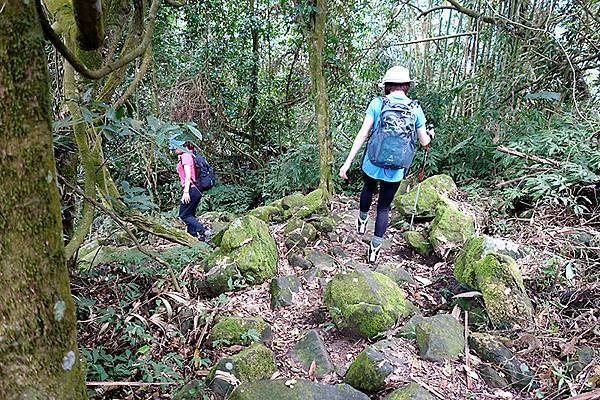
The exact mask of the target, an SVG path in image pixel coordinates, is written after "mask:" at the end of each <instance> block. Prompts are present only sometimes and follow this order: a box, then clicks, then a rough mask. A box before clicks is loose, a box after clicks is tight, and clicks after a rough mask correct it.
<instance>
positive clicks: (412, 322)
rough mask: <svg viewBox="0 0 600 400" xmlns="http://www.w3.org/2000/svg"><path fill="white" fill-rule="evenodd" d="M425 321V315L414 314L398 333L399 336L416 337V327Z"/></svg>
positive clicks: (404, 337) (405, 337)
mask: <svg viewBox="0 0 600 400" xmlns="http://www.w3.org/2000/svg"><path fill="white" fill-rule="evenodd" d="M423 321H425V317H423V316H422V315H413V316H412V317H411V318H410V319H409V320H408V321H407V322H406V323H405V324H404V325H402V327H400V329H399V330H398V332H397V333H396V336H397V337H401V338H403V339H416V338H417V333H416V332H415V329H416V327H417V324H418V323H420V322H423Z"/></svg>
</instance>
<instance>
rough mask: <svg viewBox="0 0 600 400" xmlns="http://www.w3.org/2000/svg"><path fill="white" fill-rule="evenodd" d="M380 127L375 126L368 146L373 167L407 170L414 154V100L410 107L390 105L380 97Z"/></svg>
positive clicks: (406, 105)
mask: <svg viewBox="0 0 600 400" xmlns="http://www.w3.org/2000/svg"><path fill="white" fill-rule="evenodd" d="M381 100H382V105H381V113H380V114H379V123H378V124H377V126H374V127H373V129H372V131H371V136H370V137H369V142H368V143H367V154H368V156H369V160H370V161H371V163H372V164H373V165H376V166H378V167H381V168H389V169H400V168H404V170H405V171H407V170H408V168H409V167H410V165H411V164H412V160H413V158H414V156H415V151H416V148H417V146H416V142H415V136H416V131H417V128H416V125H415V124H416V122H417V116H416V114H415V113H414V109H415V108H416V107H418V106H419V103H418V102H417V101H416V100H413V101H411V102H410V103H409V104H403V103H391V102H390V99H388V98H387V97H385V96H384V97H382V99H381Z"/></svg>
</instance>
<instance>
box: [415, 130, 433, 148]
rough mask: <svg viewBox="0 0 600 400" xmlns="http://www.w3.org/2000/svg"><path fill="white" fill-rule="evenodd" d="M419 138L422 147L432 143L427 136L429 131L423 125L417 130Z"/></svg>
mask: <svg viewBox="0 0 600 400" xmlns="http://www.w3.org/2000/svg"><path fill="white" fill-rule="evenodd" d="M417 136H418V137H419V143H421V145H422V146H427V145H428V144H429V142H431V137H429V135H428V134H427V129H426V128H425V125H423V126H422V127H420V128H417Z"/></svg>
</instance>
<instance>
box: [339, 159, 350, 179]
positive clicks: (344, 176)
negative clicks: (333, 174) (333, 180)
mask: <svg viewBox="0 0 600 400" xmlns="http://www.w3.org/2000/svg"><path fill="white" fill-rule="evenodd" d="M349 169H350V166H349V165H347V164H345V163H344V165H342V166H341V167H340V178H342V179H344V180H346V179H348V175H347V173H348V170H349Z"/></svg>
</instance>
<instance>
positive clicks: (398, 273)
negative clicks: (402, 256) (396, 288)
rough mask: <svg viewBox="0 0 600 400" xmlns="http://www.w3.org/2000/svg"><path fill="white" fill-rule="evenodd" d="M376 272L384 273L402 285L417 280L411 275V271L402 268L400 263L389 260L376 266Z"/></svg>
mask: <svg viewBox="0 0 600 400" xmlns="http://www.w3.org/2000/svg"><path fill="white" fill-rule="evenodd" d="M375 272H379V273H380V274H384V275H385V276H387V277H388V278H391V279H392V280H393V281H394V282H396V283H397V284H398V285H402V284H405V283H411V284H413V283H415V280H414V279H413V277H412V276H411V274H410V272H408V271H407V270H406V269H404V268H402V267H401V266H400V264H397V263H393V262H387V263H384V264H380V265H378V266H377V267H375Z"/></svg>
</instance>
